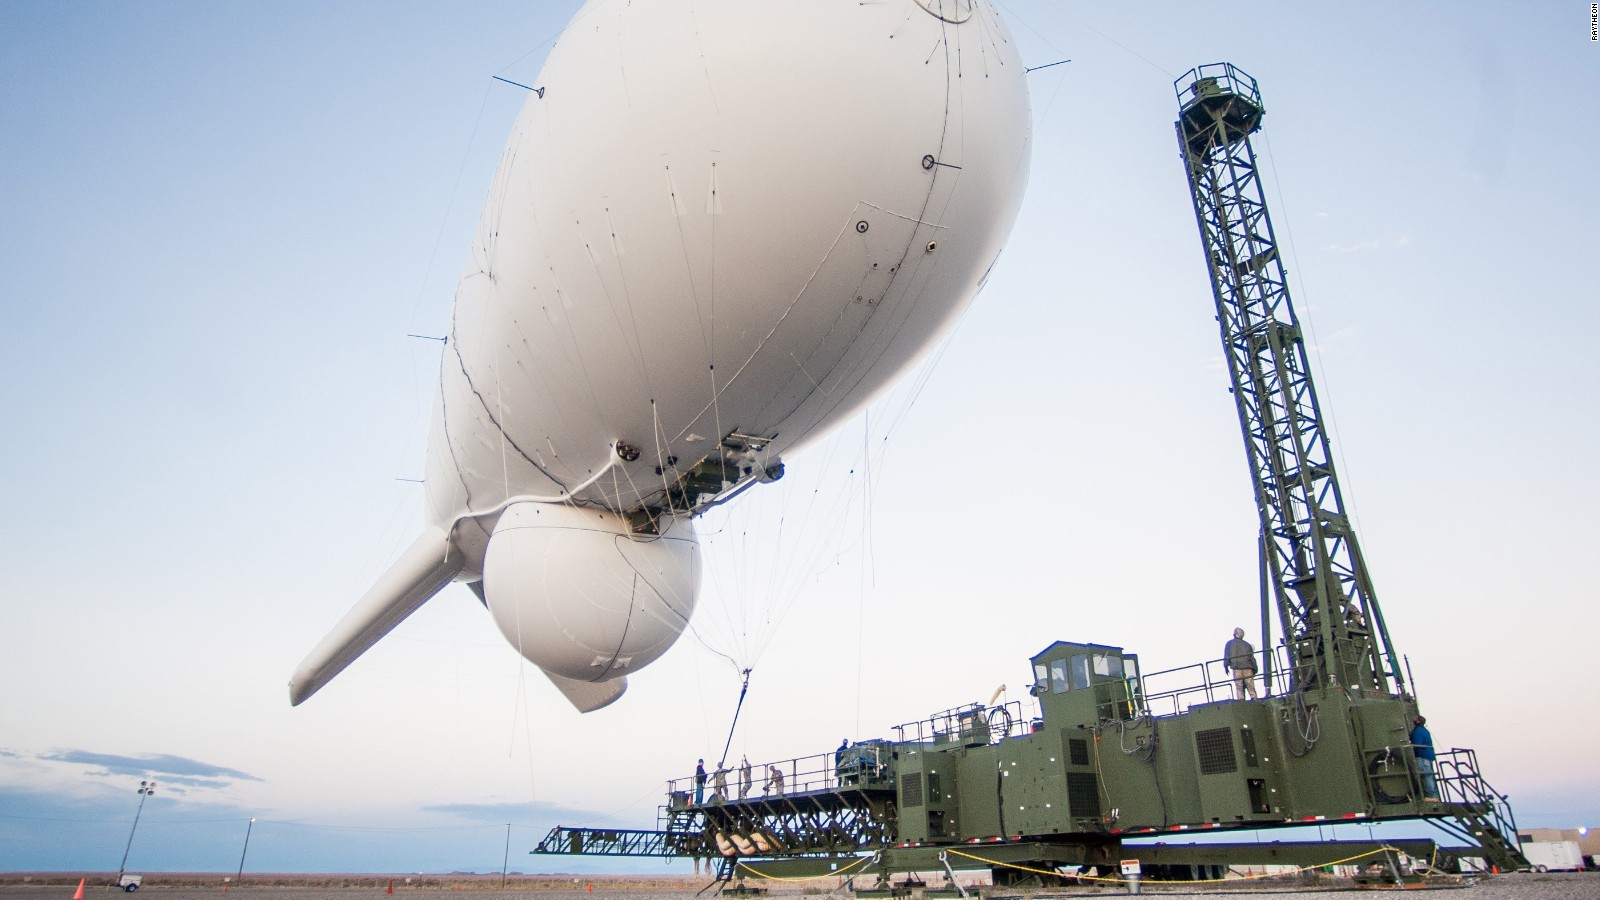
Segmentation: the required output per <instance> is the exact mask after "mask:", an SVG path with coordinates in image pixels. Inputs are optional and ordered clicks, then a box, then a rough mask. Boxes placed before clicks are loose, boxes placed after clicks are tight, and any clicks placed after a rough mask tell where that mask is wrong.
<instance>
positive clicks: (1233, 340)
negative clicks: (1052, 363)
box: [1175, 63, 1405, 693]
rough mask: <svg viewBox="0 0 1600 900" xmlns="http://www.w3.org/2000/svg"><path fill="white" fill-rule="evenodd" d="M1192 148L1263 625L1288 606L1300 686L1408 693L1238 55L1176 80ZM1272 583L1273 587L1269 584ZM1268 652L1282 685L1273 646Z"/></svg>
mask: <svg viewBox="0 0 1600 900" xmlns="http://www.w3.org/2000/svg"><path fill="white" fill-rule="evenodd" d="M1175 87H1176V89H1177V93H1178V102H1179V106H1180V112H1179V116H1178V121H1177V130H1178V143H1179V144H1180V145H1181V147H1182V149H1183V158H1184V162H1185V168H1186V169H1187V170H1188V173H1189V190H1190V194H1191V197H1192V199H1193V200H1194V211H1195V217H1196V218H1197V220H1198V222H1199V225H1200V237H1201V243H1202V244H1203V246H1204V249H1205V254H1206V266H1207V268H1208V269H1209V270H1210V273H1211V289H1212V294H1213V296H1214V297H1215V299H1216V303H1217V322H1218V324H1219V325H1220V327H1221V332H1222V346H1223V352H1224V355H1225V356H1227V359H1228V373H1229V375H1230V377H1231V378H1232V388H1231V390H1232V392H1233V396H1234V401H1235V404H1236V405H1237V407H1238V411H1239V424H1240V426H1241V428H1242V429H1243V431H1244V443H1245V448H1246V452H1247V456H1248V458H1249V464H1250V477H1251V481H1252V482H1253V484H1254V489H1255V497H1256V508H1257V510H1258V511H1259V513H1260V516H1261V554H1262V581H1263V584H1262V596H1261V629H1262V636H1263V639H1264V640H1265V642H1266V644H1267V646H1268V648H1269V649H1270V648H1271V647H1272V643H1273V631H1272V616H1271V614H1270V606H1271V603H1272V601H1273V600H1275V601H1276V605H1277V620H1278V623H1279V627H1280V628H1281V632H1282V635H1281V637H1282V641H1283V643H1284V644H1285V645H1286V647H1287V649H1288V661H1289V666H1290V672H1289V679H1290V685H1289V686H1290V688H1291V689H1293V690H1303V689H1306V688H1310V687H1318V686H1327V687H1333V686H1340V685H1342V686H1345V687H1347V688H1358V689H1365V690H1374V691H1381V692H1384V693H1388V692H1389V691H1390V690H1391V683H1392V684H1393V687H1394V689H1395V690H1404V687H1405V679H1404V677H1403V676H1402V674H1401V672H1400V668H1399V666H1398V665H1396V659H1397V656H1396V654H1395V651H1394V645H1393V644H1392V643H1391V642H1390V640H1389V633H1388V629H1387V628H1386V627H1385V626H1384V622H1383V614H1382V612H1381V611H1380V610H1379V608H1378V600H1377V596H1376V595H1375V594H1374V593H1373V590H1372V582H1371V580H1370V578H1369V577H1368V575H1367V570H1366V566H1365V564H1364V563H1363V562H1362V559H1361V550H1360V547H1359V545H1358V544H1357V542H1356V535H1355V530H1354V528H1353V527H1352V525H1351V522H1350V520H1349V518H1348V517H1347V516H1346V514H1345V510H1344V502H1343V500H1342V499H1341V497H1340V493H1339V480H1338V477H1337V476H1336V475H1335V473H1334V466H1333V457H1332V454H1331V453H1330V452H1329V446H1328V435H1327V431H1326V429H1325V428H1324V426H1323V421H1322V414H1321V412H1320V410H1319V409H1318V407H1317V392H1316V388H1315V386H1314V385H1313V383H1312V379H1311V368H1310V366H1309V365H1308V364H1307V360H1306V348H1305V340H1304V338H1303V337H1302V335H1301V331H1300V323H1299V320H1298V319H1297V318H1296V316H1295V313H1294V306H1293V304H1292V303H1291V302H1290V299H1289V284H1288V279H1287V278H1286V276H1285V274H1284V268H1283V260H1282V259H1281V258H1280V256H1279V253H1278V243H1277V239H1276V237H1275V236H1274V234H1273V230H1272V220H1271V218H1270V217H1269V216H1268V214H1267V201H1266V196H1265V194H1264V193H1263V191H1262V183H1261V176H1260V170H1259V168H1258V167H1257V165H1256V155H1255V150H1254V148H1252V147H1251V145H1250V135H1252V134H1254V133H1255V132H1256V131H1258V130H1259V129H1260V128H1261V119H1262V116H1263V114H1264V112H1265V110H1264V108H1263V107H1262V105H1261V96H1260V92H1259V90H1258V88H1257V86H1256V81H1255V79H1254V78H1251V77H1250V76H1249V75H1246V74H1245V73H1243V72H1241V71H1240V70H1238V69H1237V68H1235V67H1234V66H1232V65H1231V64H1228V63H1214V64H1211V65H1206V66H1200V67H1199V68H1196V69H1191V70H1190V71H1189V72H1188V73H1186V74H1185V75H1184V76H1183V77H1181V78H1179V79H1178V80H1177V82H1175ZM1268 585H1270V590H1269V589H1268ZM1265 655H1266V658H1267V669H1266V670H1265V673H1264V674H1265V675H1266V678H1267V685H1268V689H1269V690H1270V689H1271V685H1272V669H1271V661H1272V659H1273V654H1272V653H1270V652H1269V653H1267V654H1265Z"/></svg>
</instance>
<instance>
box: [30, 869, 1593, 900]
mask: <svg viewBox="0 0 1600 900" xmlns="http://www.w3.org/2000/svg"><path fill="white" fill-rule="evenodd" d="M586 884H587V882H586ZM76 887H77V886H76V885H75V884H72V885H59V884H56V885H0V900H71V898H72V893H73V890H74V889H75V888H76ZM386 887H387V886H386V885H385V886H371V885H370V884H369V885H362V886H351V887H340V888H303V887H253V886H249V885H246V886H242V887H237V888H231V889H230V890H229V891H228V893H226V894H224V892H223V890H222V888H221V886H220V885H212V886H205V887H168V886H163V885H160V884H152V885H150V886H149V887H146V888H145V889H144V890H142V891H139V892H138V893H137V894H135V895H134V896H135V897H138V898H141V900H366V898H370V900H390V896H389V895H388V894H387V892H386ZM1143 888H1144V890H1143V896H1148V897H1154V896H1186V897H1197V896H1212V897H1224V896H1237V897H1270V898H1272V900H1327V898H1328V897H1329V896H1330V894H1337V895H1351V894H1353V893H1354V892H1353V891H1351V890H1349V889H1344V890H1338V891H1303V890H1298V891H1297V890H1283V889H1279V888H1268V887H1261V886H1246V885H1241V886H1240V887H1239V888H1233V887H1231V886H1227V885H1224V886H1221V887H1213V888H1208V889H1200V888H1190V889H1184V888H1175V887H1170V886H1165V885H1158V884H1145V885H1144V886H1143ZM695 889H696V888H695V887H690V886H688V885H685V886H684V887H682V888H680V889H673V890H662V889H660V888H659V887H654V888H646V887H639V888H634V889H621V888H619V887H618V886H617V885H616V884H605V883H604V881H602V880H600V879H596V882H595V889H594V891H593V892H589V891H587V890H574V889H572V888H567V887H561V888H556V887H554V886H553V885H545V886H541V887H539V888H537V889H530V888H527V887H520V888H519V887H512V888H510V889H508V890H504V891H501V890H498V889H494V890H486V889H483V888H482V887H480V886H479V885H476V884H475V885H472V886H470V887H469V888H467V889H463V890H456V889H453V888H451V887H449V886H443V885H441V886H438V887H426V888H420V889H418V888H406V887H404V886H397V887H396V888H395V892H394V895H393V900H444V897H442V896H441V895H449V900H689V898H692V897H693V896H694V891H695ZM1361 893H1362V895H1363V896H1373V895H1374V894H1373V892H1361ZM407 895H413V896H412V897H407ZM1407 895H1408V896H1416V895H1417V892H1416V891H1409V892H1407ZM125 896H127V895H125V894H123V893H122V892H121V891H114V890H112V889H111V888H107V887H99V888H94V887H91V888H89V889H87V890H86V891H85V893H84V900H120V898H123V897H125ZM707 896H708V897H709V896H710V895H709V894H708V895H707ZM772 896H774V897H778V898H782V897H794V898H799V897H802V896H814V897H816V898H817V900H824V898H828V897H829V895H828V894H827V893H826V888H818V887H812V888H810V889H804V888H802V887H800V886H794V887H789V886H784V887H775V889H774V890H773V892H772ZM835 896H837V897H839V898H848V897H849V896H850V895H848V894H840V895H835ZM1116 896H1126V893H1125V892H1124V891H1123V890H1121V889H1116V888H1105V889H1100V890H1074V891H1062V892H1051V893H1049V894H1040V895H1038V898H1037V900H1047V898H1050V897H1116ZM1441 900H1600V873H1596V872H1589V873H1579V874H1569V873H1554V872H1553V873H1550V874H1546V875H1534V874H1517V875H1502V876H1499V877H1496V878H1489V879H1485V880H1483V881H1480V882H1478V883H1476V884H1472V885H1467V886H1465V887H1459V888H1451V889H1449V893H1448V894H1443V895H1441Z"/></svg>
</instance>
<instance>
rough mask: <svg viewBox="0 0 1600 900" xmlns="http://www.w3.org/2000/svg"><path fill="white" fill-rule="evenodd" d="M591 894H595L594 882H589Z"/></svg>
mask: <svg viewBox="0 0 1600 900" xmlns="http://www.w3.org/2000/svg"><path fill="white" fill-rule="evenodd" d="M589 893H591V894H592V893H594V882H592V881H591V882H589Z"/></svg>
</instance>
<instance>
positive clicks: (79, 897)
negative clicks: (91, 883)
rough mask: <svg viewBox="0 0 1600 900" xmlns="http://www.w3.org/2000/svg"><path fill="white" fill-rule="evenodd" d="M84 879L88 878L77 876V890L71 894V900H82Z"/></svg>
mask: <svg viewBox="0 0 1600 900" xmlns="http://www.w3.org/2000/svg"><path fill="white" fill-rule="evenodd" d="M85 881H88V879H87V878H79V879H78V891H77V893H75V894H73V895H72V900H83V883H84V882H85Z"/></svg>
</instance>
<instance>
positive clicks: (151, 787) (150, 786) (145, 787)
mask: <svg viewBox="0 0 1600 900" xmlns="http://www.w3.org/2000/svg"><path fill="white" fill-rule="evenodd" d="M155 792H156V783H155V782H154V781H141V782H139V808H138V809H136V810H134V813H133V827H132V828H130V829H128V846H126V847H124V848H123V849H122V865H120V866H118V867H117V886H118V887H121V886H122V876H123V875H124V874H126V873H127V871H128V854H129V853H130V852H132V850H133V835H134V832H136V831H138V830H139V816H140V814H141V813H143V812H144V800H145V798H146V797H148V796H150V795H151V794H154V793H155Z"/></svg>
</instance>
